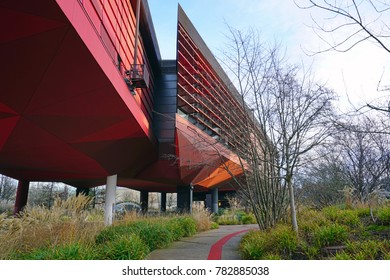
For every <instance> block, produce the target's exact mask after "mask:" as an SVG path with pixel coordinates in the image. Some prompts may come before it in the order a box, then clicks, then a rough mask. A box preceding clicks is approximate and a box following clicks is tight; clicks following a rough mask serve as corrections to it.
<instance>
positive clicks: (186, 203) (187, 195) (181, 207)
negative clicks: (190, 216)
mask: <svg viewBox="0 0 390 280" xmlns="http://www.w3.org/2000/svg"><path fill="white" fill-rule="evenodd" d="M192 190H193V187H192V185H188V186H178V187H177V210H178V211H179V212H181V213H183V212H187V213H191V212H192Z"/></svg>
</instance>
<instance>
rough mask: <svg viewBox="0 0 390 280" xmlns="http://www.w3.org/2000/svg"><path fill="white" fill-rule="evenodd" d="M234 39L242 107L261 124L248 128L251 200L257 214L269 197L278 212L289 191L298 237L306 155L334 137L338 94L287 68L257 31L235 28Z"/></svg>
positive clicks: (233, 65)
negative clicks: (297, 189)
mask: <svg viewBox="0 0 390 280" xmlns="http://www.w3.org/2000/svg"><path fill="white" fill-rule="evenodd" d="M230 35H231V48H230V50H229V51H228V52H226V53H225V60H224V64H225V66H226V67H227V68H228V70H229V71H230V73H231V74H232V75H233V76H234V77H235V82H236V84H237V87H238V89H239V93H240V95H241V97H242V103H243V106H245V101H246V102H247V103H248V104H250V106H251V108H252V112H253V116H252V118H253V120H254V121H255V123H257V125H254V126H253V127H252V129H250V127H249V126H248V127H246V128H245V129H246V130H247V131H248V132H249V133H247V134H248V135H249V139H250V140H252V141H247V143H248V145H249V146H248V147H247V148H246V149H245V150H244V151H246V152H248V151H249V152H250V153H249V155H250V156H249V157H248V154H247V155H243V158H244V159H248V158H249V162H250V166H251V174H246V175H247V178H249V185H250V188H248V190H249V191H248V194H249V199H250V200H253V201H252V207H253V208H254V209H256V207H259V205H261V204H263V203H265V201H264V198H265V197H267V198H269V199H270V201H269V203H270V205H269V206H270V207H271V209H273V207H276V209H275V208H274V209H273V210H271V212H272V211H278V208H283V207H284V205H283V203H284V202H285V196H284V195H285V193H284V192H285V191H286V190H288V194H289V200H288V201H289V206H290V211H291V219H292V226H293V229H294V230H295V231H296V232H298V223H297V219H296V210H295V197H294V178H295V175H296V171H297V169H298V167H299V166H300V165H302V164H304V163H305V162H304V156H306V155H308V154H309V152H310V151H311V150H312V149H313V148H315V147H316V146H318V145H321V144H322V143H323V141H324V140H325V139H326V138H327V137H328V136H329V131H330V128H331V126H330V122H329V121H328V120H329V118H328V117H329V114H330V113H331V112H332V106H331V101H332V99H333V92H332V91H331V90H329V89H328V88H326V87H325V86H323V85H320V84H317V83H315V82H314V81H313V79H312V77H310V75H309V73H306V72H304V71H301V70H302V69H301V68H298V67H290V66H282V65H287V63H285V62H284V61H283V60H282V59H281V58H280V55H279V53H278V51H279V48H278V47H277V46H276V47H275V46H274V47H271V48H267V47H265V46H264V44H262V43H261V40H260V39H259V35H258V34H257V33H256V32H255V31H253V30H249V31H248V32H246V33H244V32H242V31H239V30H236V29H233V28H230ZM248 123H250V122H248ZM251 138H252V139H251ZM264 179H265V180H264ZM275 192H276V193H277V194H278V195H277V196H276V197H274V196H273V195H272V194H273V193H275ZM255 198H256V199H255ZM276 202H277V203H276ZM267 207H268V205H267ZM254 212H255V215H256V212H257V211H256V210H254ZM256 218H257V216H256Z"/></svg>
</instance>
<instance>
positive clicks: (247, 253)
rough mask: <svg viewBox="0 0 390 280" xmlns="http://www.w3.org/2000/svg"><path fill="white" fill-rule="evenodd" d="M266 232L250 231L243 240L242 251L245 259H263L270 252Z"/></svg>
mask: <svg viewBox="0 0 390 280" xmlns="http://www.w3.org/2000/svg"><path fill="white" fill-rule="evenodd" d="M268 251H269V250H268V244H267V238H266V233H264V232H262V231H249V232H248V233H247V234H246V235H245V236H244V237H243V238H242V240H241V244H240V252H241V256H242V258H243V259H245V260H263V259H264V258H265V256H266V255H267V254H268V253H269V252H268Z"/></svg>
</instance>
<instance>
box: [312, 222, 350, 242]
mask: <svg viewBox="0 0 390 280" xmlns="http://www.w3.org/2000/svg"><path fill="white" fill-rule="evenodd" d="M347 238H348V232H347V230H346V228H345V227H344V226H341V225H338V224H331V225H328V226H324V227H321V228H318V229H317V230H316V231H315V232H314V242H315V245H317V246H318V247H324V246H334V245H340V244H342V243H344V242H345V241H346V240H347Z"/></svg>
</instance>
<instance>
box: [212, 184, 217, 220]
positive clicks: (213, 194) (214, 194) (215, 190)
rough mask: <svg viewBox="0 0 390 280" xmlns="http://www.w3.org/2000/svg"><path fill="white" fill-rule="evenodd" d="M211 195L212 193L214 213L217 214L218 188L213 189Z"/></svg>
mask: <svg viewBox="0 0 390 280" xmlns="http://www.w3.org/2000/svg"><path fill="white" fill-rule="evenodd" d="M211 195H212V197H211V201H212V205H211V206H212V208H211V211H212V212H213V213H214V214H217V213H218V188H214V189H212V193H211Z"/></svg>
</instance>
